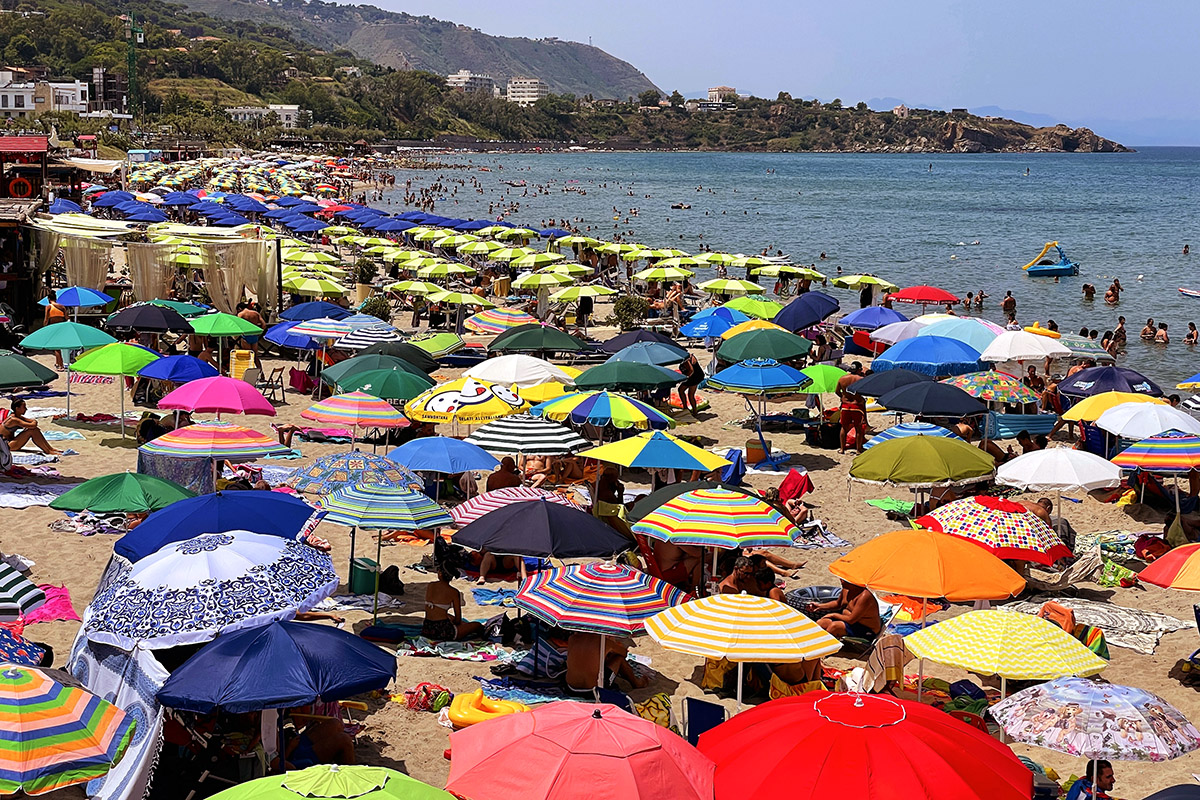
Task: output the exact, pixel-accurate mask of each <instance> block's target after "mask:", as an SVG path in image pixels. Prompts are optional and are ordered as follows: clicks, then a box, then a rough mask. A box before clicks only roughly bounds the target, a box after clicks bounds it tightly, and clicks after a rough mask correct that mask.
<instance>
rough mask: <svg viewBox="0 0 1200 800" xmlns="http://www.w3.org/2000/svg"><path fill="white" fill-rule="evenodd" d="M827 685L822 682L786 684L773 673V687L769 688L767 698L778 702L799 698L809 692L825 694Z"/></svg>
mask: <svg viewBox="0 0 1200 800" xmlns="http://www.w3.org/2000/svg"><path fill="white" fill-rule="evenodd" d="M823 691H825V684H824V683H822V682H821V681H808V682H807V683H797V684H790V683H785V682H784V680H783V679H782V678H780V677H779V676H778V675H775V674H774V673H772V675H771V685H770V686H769V687H768V688H767V696H768V697H770V698H771V699H772V700H778V699H779V698H781V697H799V696H800V695H802V694H808V693H809V692H823Z"/></svg>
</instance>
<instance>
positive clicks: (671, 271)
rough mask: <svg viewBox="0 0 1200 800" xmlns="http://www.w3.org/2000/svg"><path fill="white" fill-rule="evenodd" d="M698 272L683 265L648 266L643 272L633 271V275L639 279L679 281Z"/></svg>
mask: <svg viewBox="0 0 1200 800" xmlns="http://www.w3.org/2000/svg"><path fill="white" fill-rule="evenodd" d="M695 274H696V273H694V272H689V271H687V270H686V269H683V268H682V267H657V266H655V267H648V268H646V269H644V270H642V271H641V272H635V273H633V277H635V278H637V279H638V280H639V281H648V282H655V281H679V280H683V279H684V278H690V277H692V276H693V275H695Z"/></svg>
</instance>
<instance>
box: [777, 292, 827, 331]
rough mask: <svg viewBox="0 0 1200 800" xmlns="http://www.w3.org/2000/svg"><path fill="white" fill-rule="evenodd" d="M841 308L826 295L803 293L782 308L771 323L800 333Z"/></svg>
mask: <svg viewBox="0 0 1200 800" xmlns="http://www.w3.org/2000/svg"><path fill="white" fill-rule="evenodd" d="M841 307H842V306H841V303H839V302H838V301H837V300H836V299H835V298H833V297H830V296H829V295H827V294H824V293H822V292H804V293H803V294H801V295H799V296H797V297H796V299H795V300H793V301H792V302H790V303H788V304H787V305H786V306H784V308H783V310H782V311H780V312H779V313H778V314H776V315H775V317H774V318H773V319H772V320H771V321H772V322H774V323H775V324H776V325H778V326H780V327H781V328H786V329H787V330H789V331H801V330H804V329H806V328H811V327H813V326H814V325H816V324H817V323H818V322H820V321H821V320H823V319H825V318H826V317H828V316H830V315H831V314H835V313H837V311H838V310H839V309H841Z"/></svg>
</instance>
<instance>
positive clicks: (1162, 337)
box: [1154, 322, 1171, 344]
mask: <svg viewBox="0 0 1200 800" xmlns="http://www.w3.org/2000/svg"><path fill="white" fill-rule="evenodd" d="M1154 341H1155V342H1157V343H1159V344H1170V343H1171V337H1170V336H1167V323H1165V322H1160V323H1158V333H1156V334H1154Z"/></svg>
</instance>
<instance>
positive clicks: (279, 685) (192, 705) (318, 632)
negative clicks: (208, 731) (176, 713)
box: [157, 622, 396, 714]
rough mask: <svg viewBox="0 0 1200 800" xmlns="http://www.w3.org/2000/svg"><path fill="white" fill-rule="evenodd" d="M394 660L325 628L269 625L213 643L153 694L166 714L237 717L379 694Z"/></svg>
mask: <svg viewBox="0 0 1200 800" xmlns="http://www.w3.org/2000/svg"><path fill="white" fill-rule="evenodd" d="M395 678H396V657H395V656H394V655H392V654H391V653H389V652H387V651H385V650H383V649H382V648H380V647H378V646H377V645H374V644H371V643H370V642H368V641H365V640H363V639H360V638H359V637H357V636H355V635H354V634H351V633H347V632H346V631H343V630H338V629H337V628H331V627H329V626H327V625H311V624H307V623H303V622H272V623H270V624H269V625H264V626H262V627H259V628H251V629H249V630H245V631H235V632H234V633H225V634H222V635H220V636H218V637H217V638H216V639H215V640H214V641H212V642H210V643H209V644H206V645H205V646H204V647H203V648H202V649H201V650H200V651H199V652H197V653H196V654H195V655H194V656H192V657H191V658H189V659H188V660H187V661H185V662H184V663H183V665H182V666H180V667H179V668H178V669H176V670H175V671H174V672H173V673H172V674H171V677H170V678H168V679H167V682H166V683H165V684H163V687H162V688H161V689H159V690H158V695H157V698H158V701H159V702H160V703H162V704H163V705H164V706H166V707H167V708H175V709H182V710H184V711H195V712H197V713H201V714H204V713H208V712H210V711H215V710H217V709H221V710H222V711H225V712H227V713H231V714H244V713H246V712H249V711H260V710H262V709H264V708H295V707H297V706H305V705H308V704H309V703H315V702H317V701H318V700H320V701H325V702H328V701H331V700H342V699H344V698H347V697H353V696H354V695H356V694H362V693H363V692H370V691H373V690H376V689H384V688H386V687H387V685H388V684H389V683H391V682H392V681H393V680H395Z"/></svg>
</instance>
